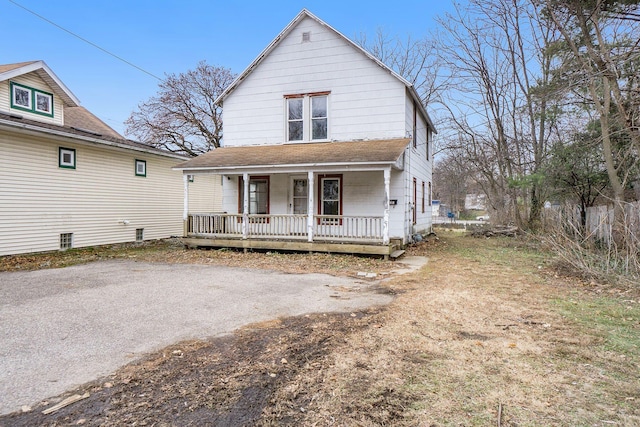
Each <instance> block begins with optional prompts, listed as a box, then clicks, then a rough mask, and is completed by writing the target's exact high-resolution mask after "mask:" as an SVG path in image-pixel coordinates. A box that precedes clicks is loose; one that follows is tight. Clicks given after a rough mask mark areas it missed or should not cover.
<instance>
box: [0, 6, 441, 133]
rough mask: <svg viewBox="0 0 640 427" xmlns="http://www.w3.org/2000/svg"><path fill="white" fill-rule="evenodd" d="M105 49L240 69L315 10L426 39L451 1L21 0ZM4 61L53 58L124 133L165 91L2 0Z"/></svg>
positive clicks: (149, 64)
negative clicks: (134, 114)
mask: <svg viewBox="0 0 640 427" xmlns="http://www.w3.org/2000/svg"><path fill="white" fill-rule="evenodd" d="M15 2H16V3H18V4H20V5H22V6H24V7H26V8H28V9H30V10H32V11H34V12H36V13H37V14H39V15H42V16H43V17H45V18H47V19H48V20H50V21H53V22H55V23H56V24H58V25H59V26H61V27H63V28H65V29H66V30H68V31H71V32H73V33H75V34H77V35H79V36H81V37H83V38H85V39H87V40H89V41H91V42H92V43H94V44H96V45H98V46H100V47H101V48H103V49H105V50H107V51H109V52H111V53H113V54H115V55H117V56H119V57H121V58H123V59H125V60H127V61H129V62H131V63H133V64H135V65H136V66H138V67H140V68H142V69H144V70H146V71H148V72H149V73H151V74H154V75H156V76H159V77H161V78H162V77H164V76H165V75H166V74H171V73H180V72H183V71H186V70H189V69H192V68H194V67H195V66H196V64H197V63H198V62H199V61H201V60H206V61H207V62H208V63H209V64H213V65H222V66H226V67H229V68H231V69H232V70H233V71H234V72H241V71H242V70H244V68H245V67H246V66H248V65H249V63H250V62H251V61H252V60H253V59H254V58H255V57H256V56H257V55H258V54H259V53H260V52H261V51H262V50H263V49H264V48H265V47H266V46H267V45H268V44H269V43H270V42H271V40H273V38H274V37H275V36H277V35H278V33H279V32H280V31H281V30H282V29H283V28H284V27H285V26H286V25H287V24H288V23H289V22H290V21H291V20H292V19H293V18H294V17H295V16H296V15H297V14H298V12H300V10H302V8H307V9H308V10H309V11H310V12H312V13H313V14H315V15H316V16H318V17H319V18H320V19H322V20H324V21H325V22H327V23H328V24H329V25H331V26H333V27H334V28H335V29H337V30H338V31H340V32H341V33H343V34H344V35H345V36H347V37H349V38H352V39H353V38H354V37H356V36H357V35H359V34H361V33H365V34H367V35H369V36H373V35H374V34H375V32H376V31H377V29H379V28H380V29H382V30H383V31H384V32H385V33H388V34H390V35H400V36H402V37H405V36H406V35H409V34H410V35H411V36H412V37H416V38H419V37H424V36H426V35H427V34H428V32H429V30H432V29H434V28H435V26H436V23H435V20H434V18H435V17H436V16H437V15H442V14H443V13H444V12H445V11H448V10H451V9H452V6H451V2H450V0H441V1H433V0H423V1H402V2H393V1H379V2H378V1H368V2H352V1H347V0H343V1H333V0H325V1H307V2H297V1H277V0H272V1H242V2H240V1H231V0H227V1H215V0H210V1H206V0H181V1H178V0H174V1H167V0H154V1H150V0H129V1H122V0H109V1H94V0H83V1H80V0H57V1H42V0H15ZM0 40H3V43H2V45H3V46H2V49H1V50H0V63H1V64H10V63H14V62H23V61H31V60H40V59H41V60H44V61H45V62H46V63H47V65H49V67H50V68H51V69H52V70H53V72H54V73H56V75H57V76H58V77H59V78H60V79H61V80H62V81H63V82H64V83H65V84H66V85H67V87H68V88H69V89H70V90H71V91H72V92H73V93H74V94H75V95H76V96H77V97H78V98H79V99H80V101H81V103H82V105H83V106H84V107H86V108H87V109H89V110H90V111H91V112H93V113H94V114H96V115H97V116H98V117H100V118H101V119H102V120H104V121H105V122H106V123H107V124H109V125H110V126H111V127H113V128H114V129H116V130H117V131H118V132H120V133H124V125H123V122H124V120H126V119H127V118H128V117H129V115H130V114H131V112H132V111H133V110H134V109H136V107H137V105H138V104H139V103H141V102H144V101H145V100H147V99H148V98H149V97H151V96H153V95H154V94H155V93H156V92H157V85H158V80H156V79H155V78H153V77H151V76H149V75H148V74H145V73H144V72H142V71H139V70H138V69H136V68H134V67H132V66H130V65H127V64H126V63H124V62H122V61H119V60H118V59H116V58H114V57H113V56H110V55H108V54H106V53H104V52H103V51H101V50H100V49H97V48H95V47H93V46H91V45H89V44H87V43H85V42H83V41H81V40H79V39H78V38H76V37H74V36H72V35H70V34H69V33H67V32H65V31H63V30H61V29H59V28H57V27H55V26H54V25H52V24H50V23H47V22H45V21H44V20H42V19H40V18H38V17H36V16H34V15H33V14H31V13H29V12H27V11H25V10H24V9H22V8H20V7H18V6H16V5H15V4H14V3H12V2H11V1H9V0H0Z"/></svg>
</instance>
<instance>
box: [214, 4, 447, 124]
mask: <svg viewBox="0 0 640 427" xmlns="http://www.w3.org/2000/svg"><path fill="white" fill-rule="evenodd" d="M304 18H311V19H313V20H314V21H316V22H317V23H318V24H320V25H321V26H323V27H325V28H327V29H328V30H329V31H331V32H333V33H334V34H335V35H337V36H338V37H339V38H341V39H342V40H343V41H345V42H346V43H348V44H349V45H350V46H351V47H353V48H354V49H355V50H356V51H358V52H360V53H361V54H363V55H365V56H366V57H367V58H369V59H370V60H371V61H373V62H374V63H375V64H376V65H377V66H379V67H380V68H382V69H383V70H385V71H386V72H388V73H389V74H391V75H392V76H393V77H395V78H396V79H398V80H399V81H400V82H401V83H402V84H404V85H405V87H406V88H407V90H408V91H409V93H410V94H411V97H412V98H413V100H414V101H415V102H416V105H418V108H419V109H420V112H421V113H422V115H423V116H424V118H425V119H426V120H427V122H428V124H429V126H430V127H431V130H432V131H433V132H434V133H436V128H435V126H434V125H433V122H432V121H431V118H430V117H429V114H428V113H427V110H426V109H425V107H424V105H423V104H422V101H421V100H420V96H419V95H418V92H417V91H416V89H415V87H414V86H413V84H411V83H410V82H409V81H408V80H407V79H405V78H404V77H402V76H401V75H400V74H398V73H396V72H395V71H393V70H392V69H391V68H389V67H388V66H387V65H385V64H384V63H383V62H382V61H380V60H379V59H378V58H376V57H375V56H373V55H372V54H371V53H369V52H367V50H365V49H363V48H362V47H361V46H359V45H358V44H357V43H355V42H354V41H352V40H351V39H349V38H348V37H346V36H345V35H344V34H342V33H341V32H339V31H338V30H336V29H335V28H333V27H332V26H331V25H329V24H327V23H326V22H324V21H323V20H322V19H320V18H318V17H317V16H315V15H314V14H312V13H311V12H309V11H308V10H307V9H302V10H301V11H300V13H298V15H297V16H296V17H295V18H293V20H292V21H291V22H290V23H289V24H288V25H287V26H286V27H285V28H284V29H283V30H282V31H281V32H280V34H278V35H277V36H276V38H275V39H273V41H272V42H271V43H270V44H269V45H268V46H267V47H266V48H265V49H264V50H263V51H262V52H260V54H259V55H258V56H257V58H256V59H254V60H253V62H252V63H251V64H249V66H248V67H247V68H245V70H244V71H243V72H242V73H240V74H239V75H238V77H236V79H235V80H234V81H233V82H231V84H230V85H229V86H228V87H227V88H226V89H225V90H224V91H223V92H222V93H221V94H220V95H219V96H218V98H216V100H215V103H216V104H221V103H222V102H223V101H224V99H225V98H226V97H227V96H229V94H231V92H233V91H234V90H235V89H236V88H237V87H238V86H239V85H240V84H241V83H242V82H243V81H244V79H246V78H247V76H248V75H249V74H251V72H252V71H253V70H254V69H255V68H256V67H257V66H258V65H260V63H261V62H262V61H263V60H264V58H266V57H267V56H268V55H269V54H270V53H271V52H272V51H273V50H274V49H275V48H276V47H277V46H278V45H279V44H280V42H281V41H282V40H284V38H285V37H287V36H288V35H289V34H290V33H291V31H293V29H294V28H295V27H296V26H297V25H298V24H299V23H300V22H302V20H303V19H304Z"/></svg>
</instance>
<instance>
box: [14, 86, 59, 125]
mask: <svg viewBox="0 0 640 427" xmlns="http://www.w3.org/2000/svg"><path fill="white" fill-rule="evenodd" d="M18 91H20V92H24V93H25V94H26V95H27V105H22V104H19V103H17V102H16V101H17V99H16V94H17V93H18ZM39 99H45V100H46V102H45V105H46V106H47V108H40V107H39V105H38V100H39ZM11 108H13V109H16V110H22V111H27V112H30V113H35V114H39V115H42V116H48V117H53V94H51V93H48V92H45V91H43V90H40V89H35V88H32V87H29V86H25V85H23V84H20V83H16V82H11Z"/></svg>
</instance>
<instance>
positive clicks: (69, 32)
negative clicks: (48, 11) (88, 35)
mask: <svg viewBox="0 0 640 427" xmlns="http://www.w3.org/2000/svg"><path fill="white" fill-rule="evenodd" d="M8 1H9V2H10V3H13V4H14V5H16V6H18V7H19V8H21V9H23V10H25V11H27V12H29V13H30V14H32V15H34V16H37V17H38V18H40V19H42V20H43V21H45V22H47V23H49V24H51V25H53V26H54V27H57V28H59V29H60V30H62V31H64V32H66V33H68V34H71V35H72V36H74V37H76V38H78V39H80V40H82V41H83V42H85V43H87V44H89V45H91V46H93V47H95V48H96V49H99V50H101V51H102V52H104V53H106V54H107V55H110V56H112V57H114V58H116V59H117V60H119V61H122V62H124V63H125V64H127V65H129V66H131V67H133V68H135V69H137V70H138V71H142V72H143V73H145V74H148V75H149V76H151V77H153V78H154V79H157V80H162V78H160V77H158V76H156V75H155V74H153V73H151V72H149V71H147V70H145V69H144V68H141V67H139V66H137V65H136V64H133V63H132V62H130V61H127V60H126V59H124V58H122V57H120V56H118V55H116V54H115V53H112V52H110V51H108V50H107V49H105V48H103V47H101V46H98V45H97V44H95V43H93V42H91V41H89V40H87V39H85V38H84V37H82V36H79V35H78V34H76V33H74V32H73V31H70V30H68V29H66V28H64V27H63V26H61V25H58V24H56V23H55V22H53V21H51V20H50V19H47V18H46V17H44V16H42V15H40V14H38V13H37V12H34V11H33V10H31V9H28V8H27V7H25V6H23V5H21V4H20V3H18V2H16V1H14V0H8Z"/></svg>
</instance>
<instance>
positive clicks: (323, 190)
mask: <svg viewBox="0 0 640 427" xmlns="http://www.w3.org/2000/svg"><path fill="white" fill-rule="evenodd" d="M318 186H319V187H318V194H319V196H320V197H319V200H318V204H319V206H318V211H319V212H320V215H326V216H336V217H337V216H339V215H342V175H324V176H320V179H319V182H318ZM339 221H340V220H339V218H323V219H322V223H323V224H327V223H329V224H333V223H338V222H339Z"/></svg>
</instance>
